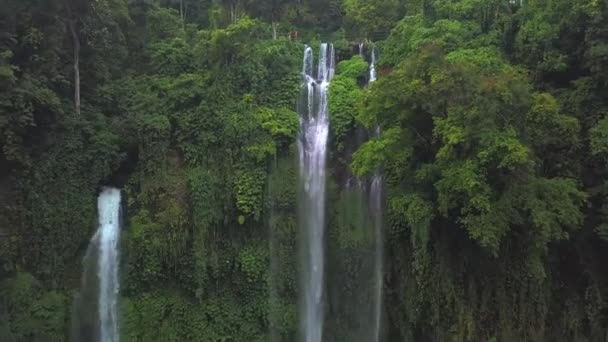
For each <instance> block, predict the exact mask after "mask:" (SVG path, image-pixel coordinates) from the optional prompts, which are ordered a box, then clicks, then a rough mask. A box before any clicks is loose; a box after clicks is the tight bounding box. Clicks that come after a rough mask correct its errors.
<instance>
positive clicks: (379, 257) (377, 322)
mask: <svg viewBox="0 0 608 342" xmlns="http://www.w3.org/2000/svg"><path fill="white" fill-rule="evenodd" d="M375 81H376V49H375V48H372V60H371V63H370V65H369V82H370V83H371V82H375ZM374 135H375V136H376V138H378V137H379V136H380V127H379V126H376V128H375V129H374ZM369 203H370V212H371V214H370V218H371V222H372V225H373V229H374V240H375V244H376V245H375V256H374V264H375V265H374V273H375V274H374V277H375V279H374V280H375V283H374V292H375V293H374V297H375V298H374V342H378V341H380V331H381V330H382V286H383V280H384V278H383V267H382V266H383V256H384V244H383V239H384V236H383V232H382V223H383V220H382V218H383V213H382V172H381V171H380V170H378V171H376V173H375V174H374V176H373V178H372V182H371V186H370V192H369Z"/></svg>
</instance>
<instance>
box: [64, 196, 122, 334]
mask: <svg viewBox="0 0 608 342" xmlns="http://www.w3.org/2000/svg"><path fill="white" fill-rule="evenodd" d="M120 201H121V197H120V190H118V189H116V188H104V189H103V191H102V192H101V193H100V194H99V197H98V199H97V210H98V216H99V218H98V228H97V231H96V232H95V235H93V238H91V242H90V243H89V247H88V250H87V253H86V256H85V258H84V275H83V279H82V287H81V290H80V294H79V296H78V297H77V300H76V304H75V311H74V318H73V332H72V334H73V336H72V339H73V340H74V341H83V342H84V341H87V342H88V341H99V342H118V341H119V324H118V295H119V289H120V287H119V278H118V265H119V242H120V241H119V240H120ZM92 308H97V310H96V312H93V310H92Z"/></svg>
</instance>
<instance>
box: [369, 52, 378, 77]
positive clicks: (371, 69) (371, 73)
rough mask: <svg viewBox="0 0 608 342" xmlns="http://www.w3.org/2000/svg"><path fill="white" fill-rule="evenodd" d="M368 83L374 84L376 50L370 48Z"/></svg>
mask: <svg viewBox="0 0 608 342" xmlns="http://www.w3.org/2000/svg"><path fill="white" fill-rule="evenodd" d="M369 81H370V83H371V82H376V49H375V48H372V62H371V63H370V65H369Z"/></svg>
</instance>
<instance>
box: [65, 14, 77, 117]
mask: <svg viewBox="0 0 608 342" xmlns="http://www.w3.org/2000/svg"><path fill="white" fill-rule="evenodd" d="M68 26H69V27H70V32H71V33H72V44H73V47H74V106H75V107H76V114H78V115H80V39H79V38H78V33H77V32H76V20H75V19H71V20H70V21H69V24H68Z"/></svg>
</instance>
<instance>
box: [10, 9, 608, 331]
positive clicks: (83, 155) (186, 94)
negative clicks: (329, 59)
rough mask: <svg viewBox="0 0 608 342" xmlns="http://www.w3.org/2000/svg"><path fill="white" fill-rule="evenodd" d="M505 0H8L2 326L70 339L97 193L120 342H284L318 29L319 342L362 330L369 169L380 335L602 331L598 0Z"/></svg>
mask: <svg viewBox="0 0 608 342" xmlns="http://www.w3.org/2000/svg"><path fill="white" fill-rule="evenodd" d="M521 3H522V4H520V1H515V4H512V3H511V1H508V0H418V1H417V0H413V1H406V0H301V1H261V0H255V1H254V0H251V1H244V0H231V1H220V0H203V1H201V0H150V1H144V0H142V1H127V0H96V1H94V0H65V1H35V0H5V1H4V2H3V4H2V6H0V148H1V149H0V341H9V342H12V341H15V342H21V341H66V340H68V339H69V336H70V325H71V311H72V300H73V297H74V294H75V292H76V291H77V290H78V288H79V286H80V277H81V273H82V258H83V255H84V253H85V251H86V247H87V244H88V242H89V239H90V237H91V235H92V234H93V231H94V230H95V228H96V195H97V191H98V189H99V187H100V186H102V185H105V184H114V185H117V186H120V187H121V188H122V189H124V197H125V198H126V206H125V209H126V210H125V212H126V216H125V224H124V226H125V227H124V229H125V230H124V233H123V241H122V244H123V247H122V251H123V253H122V276H121V278H122V284H121V290H122V293H121V295H122V302H121V315H122V322H121V334H122V336H123V339H124V340H125V341H267V340H269V339H270V338H271V337H272V338H274V339H276V340H282V341H294V340H296V336H297V329H298V318H297V316H298V313H297V307H296V305H297V301H298V297H297V294H298V288H297V286H298V285H297V283H298V273H297V262H296V258H297V252H296V241H297V235H298V229H297V227H296V226H297V224H296V219H295V217H296V214H297V209H296V208H297V206H296V192H297V190H296V189H297V186H296V182H297V165H296V163H295V161H294V155H295V150H296V146H295V137H296V135H297V132H298V118H297V114H296V113H295V108H296V102H297V99H298V96H299V92H300V88H299V87H300V75H299V72H300V70H301V62H302V52H303V46H304V43H307V44H309V45H311V46H316V45H315V44H316V43H317V42H319V41H321V40H323V41H328V40H331V41H333V42H334V43H335V45H336V50H337V53H338V57H339V59H340V63H339V64H338V67H337V75H336V77H335V79H334V81H333V82H332V84H331V86H330V116H331V118H330V119H331V139H330V140H331V153H330V154H331V160H330V165H331V175H332V177H331V179H330V180H329V181H328V183H329V184H328V219H327V221H328V228H327V231H328V236H327V240H328V242H327V243H328V245H329V246H330V247H331V248H328V250H330V252H329V255H328V259H329V260H330V264H329V265H328V270H329V272H331V276H328V277H327V281H328V293H329V296H334V297H333V298H336V300H334V301H331V300H329V301H328V305H327V307H328V312H330V314H328V315H327V316H328V318H327V324H326V331H327V333H326V337H327V339H328V340H330V341H356V340H357V338H361V336H362V335H360V334H359V332H358V331H357V330H356V328H357V327H359V328H360V325H359V322H357V321H356V316H357V315H356V312H357V310H364V309H366V308H365V306H366V304H365V303H366V301H367V300H368V299H366V298H364V297H361V296H358V294H359V293H360V290H359V289H360V286H363V285H362V284H363V282H364V281H365V280H366V279H361V278H363V276H361V272H360V271H361V270H363V269H365V268H366V267H367V266H368V265H366V264H365V263H366V262H369V260H368V259H370V258H371V257H370V256H369V253H370V251H369V248H370V246H368V245H366V243H367V241H369V240H368V239H367V238H366V234H370V232H369V231H367V223H366V222H363V221H364V215H362V214H361V212H362V211H363V210H364V209H363V208H362V203H361V198H359V197H357V194H353V193H352V192H349V191H348V189H346V188H345V187H344V186H343V185H344V184H345V178H347V176H346V175H349V174H350V173H351V172H353V173H355V174H357V175H361V176H363V175H369V174H372V173H374V172H375V171H376V170H378V168H379V167H382V168H383V170H384V172H385V177H384V178H385V180H386V195H387V198H386V207H387V210H386V211H387V212H386V220H385V221H386V253H385V254H386V258H385V259H386V260H385V268H384V271H385V275H384V278H385V290H384V294H385V297H384V308H385V309H384V322H385V323H384V324H385V328H386V329H385V330H386V334H385V335H386V340H388V341H507V342H510V341H604V340H605V339H606V336H608V299H607V298H608V275H607V274H608V273H606V272H605V265H606V261H608V252H607V251H608V200H607V199H606V198H608V197H607V196H608V184H607V183H606V182H605V179H606V177H608V98H607V97H606V94H608V90H607V84H608V4H607V3H606V2H605V1H598V0H552V1H543V0H523V1H522V2H521ZM363 40H367V41H368V43H369V44H373V45H374V46H376V47H377V48H378V50H379V51H380V58H379V60H378V65H377V70H378V74H379V78H378V81H377V82H375V83H373V84H370V85H368V86H366V85H365V83H366V77H367V68H368V65H367V62H366V61H365V60H364V59H362V58H361V57H359V56H357V50H356V45H357V43H358V42H360V41H363ZM368 46H371V45H368ZM376 125H379V126H380V127H381V132H382V134H381V135H380V136H378V137H374V138H372V139H370V140H369V141H368V142H366V143H364V144H363V145H361V146H358V142H357V141H356V139H357V138H356V137H357V135H358V133H357V132H360V130H361V126H366V127H368V128H372V127H375V126H376ZM351 168H352V171H351ZM338 299H339V300H338Z"/></svg>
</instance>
